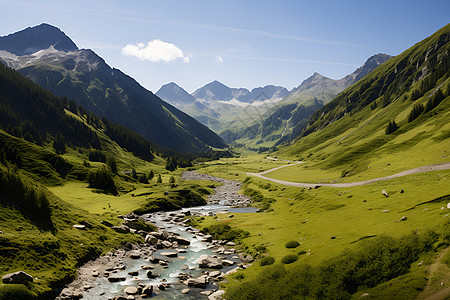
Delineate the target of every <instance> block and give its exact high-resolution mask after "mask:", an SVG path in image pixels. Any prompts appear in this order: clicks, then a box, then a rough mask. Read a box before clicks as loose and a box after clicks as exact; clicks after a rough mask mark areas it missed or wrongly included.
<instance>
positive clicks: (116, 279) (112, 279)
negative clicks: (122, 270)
mask: <svg viewBox="0 0 450 300" xmlns="http://www.w3.org/2000/svg"><path fill="white" fill-rule="evenodd" d="M125 280H126V278H125V277H118V276H109V277H108V281H109V282H119V281H125Z"/></svg>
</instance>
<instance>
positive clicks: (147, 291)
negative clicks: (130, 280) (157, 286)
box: [142, 285, 153, 297]
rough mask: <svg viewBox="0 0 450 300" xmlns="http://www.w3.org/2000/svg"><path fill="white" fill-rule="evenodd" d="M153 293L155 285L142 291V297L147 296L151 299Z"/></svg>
mask: <svg viewBox="0 0 450 300" xmlns="http://www.w3.org/2000/svg"><path fill="white" fill-rule="evenodd" d="M152 293H153V285H147V286H145V287H144V288H143V289H142V296H144V295H147V296H148V297H151V296H152Z"/></svg>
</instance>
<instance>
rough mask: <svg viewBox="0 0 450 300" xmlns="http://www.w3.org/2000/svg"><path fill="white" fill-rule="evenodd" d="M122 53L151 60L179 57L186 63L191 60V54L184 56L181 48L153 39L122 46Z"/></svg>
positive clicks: (171, 59)
mask: <svg viewBox="0 0 450 300" xmlns="http://www.w3.org/2000/svg"><path fill="white" fill-rule="evenodd" d="M122 54H123V55H126V56H135V57H137V58H139V59H140V60H148V61H151V62H160V61H164V62H170V61H173V60H176V59H177V58H181V59H183V61H184V62H185V63H188V62H189V61H190V56H184V54H183V51H181V49H180V48H178V47H177V46H175V45H174V44H171V43H167V42H163V41H161V40H152V41H150V42H148V43H147V45H145V44H144V43H137V44H135V45H132V44H128V45H126V46H125V47H123V48H122Z"/></svg>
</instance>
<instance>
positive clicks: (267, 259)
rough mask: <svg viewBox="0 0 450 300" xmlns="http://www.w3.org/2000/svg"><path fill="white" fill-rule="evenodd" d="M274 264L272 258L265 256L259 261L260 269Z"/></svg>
mask: <svg viewBox="0 0 450 300" xmlns="http://www.w3.org/2000/svg"><path fill="white" fill-rule="evenodd" d="M274 262H275V258H273V257H272V256H265V257H263V258H262V259H261V260H260V261H259V265H260V266H261V267H263V266H268V265H271V264H273V263H274Z"/></svg>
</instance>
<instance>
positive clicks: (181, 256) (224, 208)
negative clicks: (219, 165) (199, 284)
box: [61, 173, 257, 299]
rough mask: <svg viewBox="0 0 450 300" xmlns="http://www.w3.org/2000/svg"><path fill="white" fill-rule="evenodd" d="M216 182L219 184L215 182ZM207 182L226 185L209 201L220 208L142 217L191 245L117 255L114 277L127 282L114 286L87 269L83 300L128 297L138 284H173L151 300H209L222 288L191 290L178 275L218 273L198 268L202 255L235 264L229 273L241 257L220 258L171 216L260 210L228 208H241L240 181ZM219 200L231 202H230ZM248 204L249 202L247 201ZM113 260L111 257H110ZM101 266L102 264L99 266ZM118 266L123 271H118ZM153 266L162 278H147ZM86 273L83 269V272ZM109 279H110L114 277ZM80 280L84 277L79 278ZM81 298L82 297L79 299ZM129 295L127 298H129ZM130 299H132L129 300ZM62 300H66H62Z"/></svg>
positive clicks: (199, 208)
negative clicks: (171, 254)
mask: <svg viewBox="0 0 450 300" xmlns="http://www.w3.org/2000/svg"><path fill="white" fill-rule="evenodd" d="M189 176H191V177H192V176H195V177H196V179H197V178H198V179H200V180H202V179H204V178H203V177H202V176H200V178H199V176H198V173H190V174H189ZM215 179H216V180H215ZM207 180H213V181H220V182H221V183H223V185H222V186H220V187H218V188H216V193H215V194H214V195H212V196H211V197H210V199H208V202H209V203H220V204H209V205H204V206H198V207H191V208H186V209H182V210H180V211H175V212H159V213H152V214H147V215H143V216H142V217H143V218H144V219H146V220H147V221H150V222H152V223H154V224H155V225H156V226H157V227H158V229H159V231H161V230H165V231H167V232H170V233H174V234H176V235H179V236H181V237H183V238H185V239H187V240H189V241H190V245H188V246H183V247H178V248H177V249H157V250H156V251H154V252H152V251H150V250H148V252H147V254H148V255H145V254H146V249H140V251H141V252H142V253H143V254H144V255H142V258H139V259H132V258H130V257H129V255H127V254H126V252H125V251H122V253H119V254H118V255H116V254H114V255H113V256H121V257H119V259H116V260H114V263H115V266H116V268H115V269H114V270H113V271H112V273H111V275H113V276H115V277H122V278H125V280H124V281H119V282H115V283H111V282H110V281H109V280H108V278H107V277H105V276H102V274H100V276H98V277H93V276H91V275H90V274H91V273H88V272H92V270H97V269H96V268H97V267H98V263H97V267H96V266H95V264H94V265H93V266H92V265H91V266H90V267H88V268H85V272H84V273H85V274H84V275H86V276H84V277H83V278H85V280H83V281H82V283H81V284H80V283H78V286H77V289H78V290H81V293H82V296H83V298H82V299H112V298H114V297H116V296H118V295H125V293H124V289H125V288H126V287H130V286H132V287H133V286H134V287H137V286H138V285H139V284H140V285H141V286H144V285H153V286H154V287H156V286H159V285H160V284H170V287H168V288H167V289H165V290H159V289H155V288H154V290H153V295H152V299H207V296H205V295H204V294H201V292H205V291H212V290H217V289H218V288H219V287H218V285H215V284H208V285H207V287H206V289H201V288H195V287H188V286H187V285H185V284H184V283H181V282H180V281H179V278H178V274H179V273H188V274H190V275H191V276H192V278H197V277H200V276H202V275H204V274H205V273H207V272H212V271H217V269H207V268H199V266H198V263H197V259H198V258H199V257H200V256H201V255H203V254H207V255H217V256H219V257H220V258H222V259H226V260H229V261H233V262H234V264H233V265H231V266H224V267H223V268H222V269H220V270H219V271H221V272H223V273H226V272H228V271H230V270H232V269H235V268H239V267H238V264H241V263H242V261H240V260H239V258H238V254H227V255H224V254H217V253H214V252H213V250H214V249H212V248H211V245H210V244H208V243H207V242H205V241H202V239H201V236H200V235H198V232H197V230H195V229H192V227H191V228H189V227H187V226H185V225H183V224H180V223H177V222H174V221H173V220H172V219H171V218H170V216H173V215H175V214H177V213H180V212H186V211H189V213H190V214H191V215H214V214H216V213H218V212H219V213H224V212H226V213H230V214H233V213H252V212H256V211H257V209H255V208H253V207H231V206H230V205H226V204H234V205H235V204H236V203H235V202H233V201H235V200H236V199H239V202H240V203H241V204H242V203H244V202H241V201H242V199H243V198H242V196H243V195H241V194H237V192H238V191H239V189H240V183H238V182H237V181H231V180H225V179H222V178H217V177H211V176H208V177H207ZM217 199H228V200H229V201H225V200H220V201H217ZM247 204H248V199H247ZM177 250H178V251H179V253H178V255H177V257H170V258H168V257H165V256H164V255H163V254H162V253H164V252H177ZM149 255H152V256H153V257H157V258H160V259H164V260H168V261H170V262H169V263H168V265H167V266H162V265H159V264H151V263H150V261H149ZM111 257H112V256H111ZM109 261H110V258H109V257H108V258H107V260H105V259H103V263H104V264H108V263H109ZM100 263H102V262H100ZM117 265H119V266H120V268H117ZM148 265H150V266H151V268H152V269H151V271H152V272H156V273H158V274H159V276H158V278H156V279H150V278H148V277H147V270H146V269H143V268H142V266H148ZM82 269H83V268H82ZM82 269H80V274H83V272H82ZM133 271H137V275H135V276H131V275H130V274H129V272H133ZM111 275H110V276H111ZM80 276H81V275H80ZM186 289H189V293H187V294H183V293H182V291H183V290H186ZM80 296H81V295H80ZM126 296H127V295H125V297H126ZM130 298H131V297H130ZM61 299H63V298H61ZM135 299H142V298H141V297H140V296H139V295H136V296H135Z"/></svg>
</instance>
